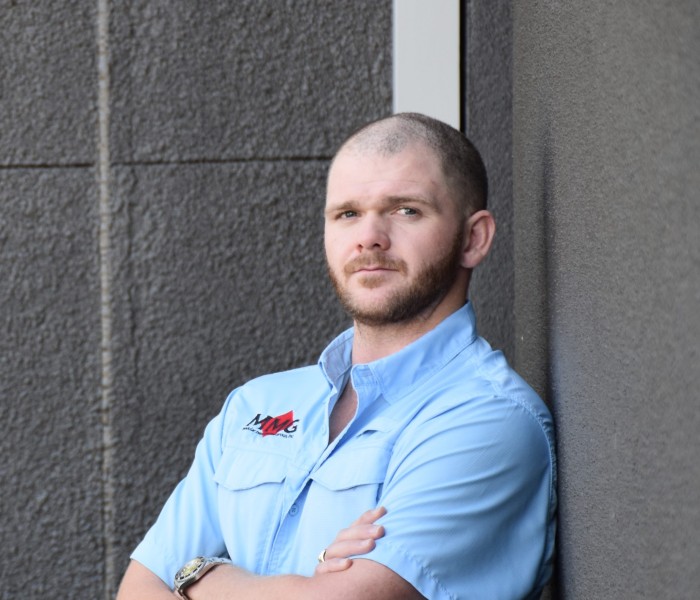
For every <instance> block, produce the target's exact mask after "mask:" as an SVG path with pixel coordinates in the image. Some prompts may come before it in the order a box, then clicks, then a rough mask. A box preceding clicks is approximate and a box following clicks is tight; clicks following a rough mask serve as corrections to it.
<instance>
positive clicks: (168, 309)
mask: <svg viewBox="0 0 700 600" xmlns="http://www.w3.org/2000/svg"><path fill="white" fill-rule="evenodd" d="M0 9H1V10H0V31H1V33H0V35H1V36H2V41H3V44H2V46H3V52H2V54H0V75H1V77H0V81H1V83H0V85H2V88H1V93H0V250H1V251H2V261H0V275H1V276H2V281H3V284H2V286H1V287H0V301H1V303H2V316H1V319H2V326H3V335H2V336H0V349H1V350H2V352H1V353H0V386H1V387H0V410H1V411H2V419H1V422H0V427H1V428H2V435H1V436H0V444H1V447H2V456H3V461H2V466H1V467H0V512H1V513H2V515H3V525H2V527H1V531H2V539H3V543H4V544H5V549H6V553H5V556H6V558H5V559H4V560H3V564H2V566H0V573H1V574H2V576H3V580H4V581H5V582H8V583H5V584H4V587H3V589H2V591H0V597H2V598H5V597H7V598H20V597H21V598H27V599H30V600H31V599H33V598H37V599H38V598H45V597H47V596H48V595H49V594H50V593H51V590H53V589H55V588H58V589H60V590H61V593H62V594H63V595H66V596H67V597H72V598H109V597H111V596H112V595H113V594H114V592H115V591H116V585H117V583H118V580H119V578H120V576H121V573H122V571H123V569H124V568H125V567H126V564H127V561H128V553H129V552H130V551H131V549H132V548H133V546H134V544H135V543H136V542H137V541H138V540H139V539H140V537H141V536H142V535H143V533H144V532H145V530H146V529H147V527H148V526H149V525H150V523H151V522H152V521H153V520H154V518H155V516H156V514H157V511H158V508H159V507H160V505H161V504H162V501H163V500H164V498H165V497H166V496H167V494H168V493H169V491H170V490H171V488H172V487H173V485H174V484H175V482H176V481H177V479H178V478H179V477H181V476H182V475H183V474H184V472H185V471H186V469H187V467H188V465H189V462H190V460H191V457H192V453H193V449H194V446H195V444H196V441H197V439H198V438H199V436H200V435H201V433H202V430H203V427H204V425H205V423H206V422H207V421H208V420H209V419H210V418H211V417H212V416H214V415H215V414H216V412H218V410H219V408H220V407H221V405H222V403H223V401H224V399H225V396H226V394H227V393H228V392H229V391H230V390H231V389H232V388H233V387H234V386H236V385H238V384H241V383H243V382H244V381H245V380H247V379H249V378H250V377H253V376H255V375H257V374H260V373H263V372H268V371H273V370H279V369H285V368H291V367H293V366H297V365H300V364H307V363H309V362H313V361H315V360H316V358H317V355H318V353H319V352H320V350H321V349H322V348H323V346H324V344H325V343H326V342H327V341H328V340H329V339H330V337H331V336H333V335H334V334H335V333H337V332H338V331H340V330H341V329H342V328H344V327H345V326H346V325H347V324H348V321H347V319H346V317H345V316H344V315H343V314H342V312H341V311H340V309H339V308H338V306H337V304H336V302H335V300H334V298H333V294H332V292H331V290H330V286H329V285H328V284H327V283H326V280H325V266H324V263H323V259H322V254H321V251H322V238H321V232H322V216H321V208H322V206H323V199H324V178H325V171H326V168H327V166H328V161H329V159H330V157H331V155H332V153H333V151H334V149H335V147H336V146H337V144H338V143H340V142H341V141H342V139H343V138H344V137H345V136H346V135H347V134H348V133H349V132H350V131H351V130H352V129H353V128H355V127H357V126H359V125H360V124H362V123H364V122H366V121H368V120H370V119H374V118H378V117H380V116H384V115H387V114H389V112H390V110H391V50H390V48H391V2H390V1H389V0H383V1H381V2H376V1H371V2H370V1H369V0H367V1H362V2H354V3H327V2H322V1H318V0H303V1H299V2H294V3H289V2H277V1H274V2H273V1H267V2H266V1H256V2H252V1H248V2H235V3H230V2H196V3H192V2H189V1H187V2H185V1H182V2H180V1H178V2H157V1H143V2H116V1H115V2H98V1H95V2H77V1H73V2H69V1H67V0H65V1H62V2H51V3H48V2H33V3H15V2H4V3H2V4H1V5H0ZM105 17H106V18H107V19H108V23H109V26H108V29H109V34H108V38H107V46H106V50H107V52H108V55H109V58H110V62H109V67H110V78H109V80H108V84H109V85H108V86H107V88H106V91H107V92H108V99H109V105H108V110H106V109H105V107H104V106H102V107H100V105H99V103H98V40H97V32H98V25H97V23H98V18H102V19H104V18H105ZM98 116H99V117H101V119H102V120H105V119H107V120H108V127H107V129H106V131H107V132H108V136H107V138H104V137H103V138H102V142H107V143H108V146H104V144H103V146H102V148H100V145H99V142H100V139H101V138H100V132H99V130H98ZM105 148H108V150H109V152H108V153H106V152H105ZM106 158H109V165H108V166H109V173H110V178H109V180H108V181H107V185H106V186H103V187H102V188H100V187H99V186H98V182H97V179H98V174H99V172H100V169H99V167H100V160H102V161H104V160H105V159H106ZM102 166H104V165H102ZM105 208H106V209H107V212H106V213H104V212H103V213H102V214H101V213H100V210H101V209H103V210H104V209H105ZM101 227H102V228H101ZM106 227H107V228H106ZM105 228H106V229H105ZM105 233H107V234H108V236H105V235H104V234H105ZM105 240H107V241H109V245H108V246H107V249H108V251H109V252H108V254H107V256H106V257H107V258H108V264H107V267H109V268H105V264H101V263H100V250H99V247H100V243H101V244H104V242H105ZM101 284H104V285H106V290H105V289H102V290H101ZM105 293H107V294H108V296H105ZM106 297H109V298H111V303H110V304H109V306H108V308H109V310H108V311H107V312H105V313H103V312H102V309H101V302H103V301H104V299H105V298H106ZM103 314H104V315H106V316H107V317H108V321H109V325H110V326H111V327H108V328H107V329H106V330H105V331H107V333H108V334H109V335H108V336H107V337H106V338H104V339H103V334H102V331H103V330H102V325H103V323H102V322H101V317H102V315H103ZM103 349H104V350H105V351H106V353H105V354H103V353H102V351H103ZM105 361H108V364H107V363H105ZM105 383H106V384H107V389H103V387H102V386H103V384H105ZM37 561H38V562H39V563H40V564H41V565H50V568H37V567H36V562H37ZM28 564H31V565H33V566H31V567H30V568H27V565H28Z"/></svg>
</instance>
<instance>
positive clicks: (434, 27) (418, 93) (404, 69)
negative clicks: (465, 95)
mask: <svg viewBox="0 0 700 600" xmlns="http://www.w3.org/2000/svg"><path fill="white" fill-rule="evenodd" d="M459 5H460V3H459V0H394V7H393V30H394V44H393V48H394V54H393V60H394V112H404V111H413V112H422V113H425V114H427V115H430V116H431V117H435V118H437V119H440V120H441V121H445V122H446V123H449V124H450V125H452V126H453V127H456V128H459V126H460V56H459V48H460V45H459V35H460V16H459Z"/></svg>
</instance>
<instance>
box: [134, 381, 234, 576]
mask: <svg viewBox="0 0 700 600" xmlns="http://www.w3.org/2000/svg"><path fill="white" fill-rule="evenodd" d="M234 394H235V391H234V392H232V393H231V395H230V396H229V397H228V399H227V401H226V403H225V404H224V407H223V409H222V411H221V413H220V414H219V415H217V416H216V417H215V418H214V419H213V420H212V421H211V422H210V423H209V424H208V425H207V427H206V429H205V432H204V436H203V437H202V439H201V440H200V442H199V444H198V445H197V450H196V452H195V457H194V461H193V463H192V465H191V467H190V469H189V472H188V473H187V475H186V476H185V478H184V479H183V480H182V481H181V482H180V483H179V484H178V485H177V487H176V488H175V490H174V491H173V493H172V494H171V495H170V497H169V498H168V500H167V502H166V503H165V505H164V506H163V509H162V510H161V512H160V515H159V516H158V519H157V520H156V522H155V524H154V525H153V526H152V527H151V528H150V529H149V531H148V532H147V533H146V536H145V537H144V539H143V541H142V542H141V543H140V544H139V545H138V546H137V547H136V549H135V550H134V552H133V553H132V555H131V558H132V559H133V560H136V561H138V562H139V563H141V564H142V565H144V566H145V567H147V568H148V569H150V570H151V571H152V572H153V573H155V574H156V575H158V577H160V578H161V579H162V580H163V581H164V582H165V583H166V584H167V585H168V586H170V587H172V583H173V579H174V576H175V573H176V572H177V570H178V569H179V568H180V567H182V565H184V564H185V563H186V562H187V561H188V560H190V559H192V558H193V557H195V556H198V555H205V556H223V555H225V544H224V541H223V537H222V533H221V528H220V526H219V518H218V510H219V509H218V503H217V493H216V483H215V481H214V471H215V470H216V466H217V464H218V462H219V460H220V458H221V454H222V450H221V447H222V435H223V430H224V422H225V419H226V412H227V409H228V407H229V405H230V404H231V402H232V398H233V396H234Z"/></svg>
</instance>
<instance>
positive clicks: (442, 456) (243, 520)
mask: <svg viewBox="0 0 700 600" xmlns="http://www.w3.org/2000/svg"><path fill="white" fill-rule="evenodd" d="M485 205H486V173H485V169H484V167H483V163H482V161H481V158H480V157H479V155H478V152H477V151H476V149H475V148H474V147H473V146H472V145H471V143H470V142H469V141H468V140H467V139H466V138H465V137H464V136H462V134H460V133H459V132H458V131H456V130H454V129H453V128H451V127H449V126H447V125H445V124H443V123H440V122H439V121H436V120H434V119H430V118H428V117H425V116H423V115H418V114H412V113H408V114H400V115H394V116H393V117H389V118H387V119H383V120H380V121H377V122H374V123H371V124H369V125H368V126H366V127H364V128H363V129H361V130H360V131H358V132H357V133H355V134H354V135H353V136H351V137H350V139H349V140H348V141H347V142H345V144H343V146H342V147H341V148H340V150H339V151H338V153H337V154H336V156H335V158H334V160H333V163H332V165H331V168H330V171H329V175H328V185H327V198H326V207H325V249H326V258H327V263H328V271H329V274H330V277H331V280H332V282H333V285H334V287H335V289H336V291H337V293H338V297H339V298H340V301H341V302H342V304H343V305H344V307H345V308H346V310H347V311H348V313H349V314H350V315H351V316H352V318H353V321H354V328H353V329H351V330H349V331H347V332H345V333H343V334H341V335H340V336H339V337H338V338H336V340H334V341H333V342H332V343H331V344H330V345H329V346H328V347H327V348H326V350H325V351H324V352H323V354H322V355H321V359H320V361H319V364H318V365H314V366H311V367H306V368H303V369H296V370H293V371H289V372H285V373H277V374H273V375H268V376H265V377H261V378H259V379H256V380H253V381H251V382H249V383H248V384H246V385H244V386H242V387H241V388H239V389H238V390H235V391H234V392H233V393H232V394H231V395H230V396H229V398H228V399H227V401H226V403H225V405H224V408H223V410H222V412H221V413H220V415H219V416H218V417H217V418H215V419H214V420H213V421H212V422H211V423H210V424H209V426H208V427H207V430H206V431H205V434H204V438H203V440H202V441H201V442H200V444H199V446H198V448H197V452H196V455H195V460H194V463H193V465H192V467H191V469H190V472H189V473H188V475H187V477H186V478H185V479H184V480H183V481H182V482H181V483H180V485H179V486H178V487H177V488H176V489H175V491H174V492H173V495H172V496H171V498H170V499H169V500H168V502H167V503H166V505H165V507H164V509H163V511H162V513H161V515H160V517H159V519H158V521H157V522H156V524H155V525H154V526H153V528H152V529H151V530H150V531H149V532H148V534H147V535H146V537H145V539H144V540H143V542H142V543H141V544H140V545H139V546H138V548H137V549H136V551H135V552H134V554H133V555H132V559H133V560H132V563H131V565H130V566H129V569H128V570H127V572H126V574H125V577H124V581H123V583H122V587H121V589H120V594H119V599H120V600H128V599H133V598H154V599H156V598H164V599H165V598H171V597H172V592H171V591H170V590H171V587H172V585H173V578H174V577H175V574H176V571H178V569H179V568H180V567H181V566H182V565H184V564H185V563H187V561H188V560H189V559H192V558H193V557H196V556H204V557H224V558H230V559H231V561H232V563H231V564H228V563H226V564H221V561H218V560H215V561H213V562H207V561H204V560H200V561H198V562H195V563H192V564H189V565H188V566H187V567H186V568H185V569H184V571H181V572H180V573H179V575H178V585H179V586H182V587H181V589H180V590H179V592H178V593H179V594H180V596H181V597H187V598H192V599H193V600H198V599H200V598H201V599H205V598H207V599H214V598H216V599H219V598H221V599H224V598H236V599H248V598H251V599H256V600H260V599H266V598H289V599H296V598H301V599H309V598H311V599H313V598H348V599H357V598H362V599H363V600H371V599H375V598H376V599H387V600H388V599H399V598H400V599H407V598H408V599H410V598H421V597H425V598H429V599H431V600H435V599H442V598H479V599H485V600H498V599H501V598H503V599H516V598H518V599H519V598H537V597H539V593H540V591H541V589H542V586H543V585H544V584H545V583H546V581H547V579H548V578H549V575H550V571H551V560H552V550H553V541H554V540H553V538H554V509H555V468H554V454H553V433H552V422H551V418H550V415H549V412H548V411H547V409H546V407H545V406H544V404H543V403H542V401H541V400H540V399H539V398H538V397H537V395H536V394H535V393H534V392H533V391H532V389H531V388H530V387H529V386H527V384H526V383H525V382H524V381H523V380H522V379H521V378H520V377H518V375H517V374H515V372H513V371H512V370H511V369H510V368H509V367H508V365H507V364H506V362H505V360H504V358H503V355H502V354H501V353H500V352H496V351H493V350H492V349H491V348H490V347H489V345H488V344H487V343H486V342H485V341H484V340H483V339H481V338H479V337H478V336H477V333H476V328H475V317H474V313H473V310H472V307H471V304H470V303H469V302H468V301H467V290H468V286H469V279H470V275H471V272H472V269H474V268H475V267H476V266H477V265H478V264H479V263H480V262H481V261H482V260H483V259H484V257H485V256H486V255H487V253H488V251H489V249H490V247H491V243H492V240H493V236H494V231H495V225H494V221H493V218H492V216H491V214H490V213H489V212H488V211H487V210H486V209H485ZM365 511H367V512H365ZM358 517H359V518H358ZM348 524H350V526H348ZM324 549H325V550H324ZM319 552H320V554H319ZM317 557H318V559H317ZM317 560H318V561H319V562H320V563H321V564H320V565H318V566H317V564H316V563H317ZM212 565H213V567H212Z"/></svg>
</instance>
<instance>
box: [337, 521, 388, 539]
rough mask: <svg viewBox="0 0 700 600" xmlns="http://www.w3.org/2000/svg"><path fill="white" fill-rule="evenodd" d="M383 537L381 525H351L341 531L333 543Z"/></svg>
mask: <svg viewBox="0 0 700 600" xmlns="http://www.w3.org/2000/svg"><path fill="white" fill-rule="evenodd" d="M383 536H384V527H383V526H382V525H374V524H369V525H364V524H363V525H352V526H351V527H348V528H346V529H341V530H340V531H339V532H338V535H337V536H336V538H335V540H333V543H336V542H344V541H347V540H368V539H371V540H376V539H379V538H380V537H383Z"/></svg>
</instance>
